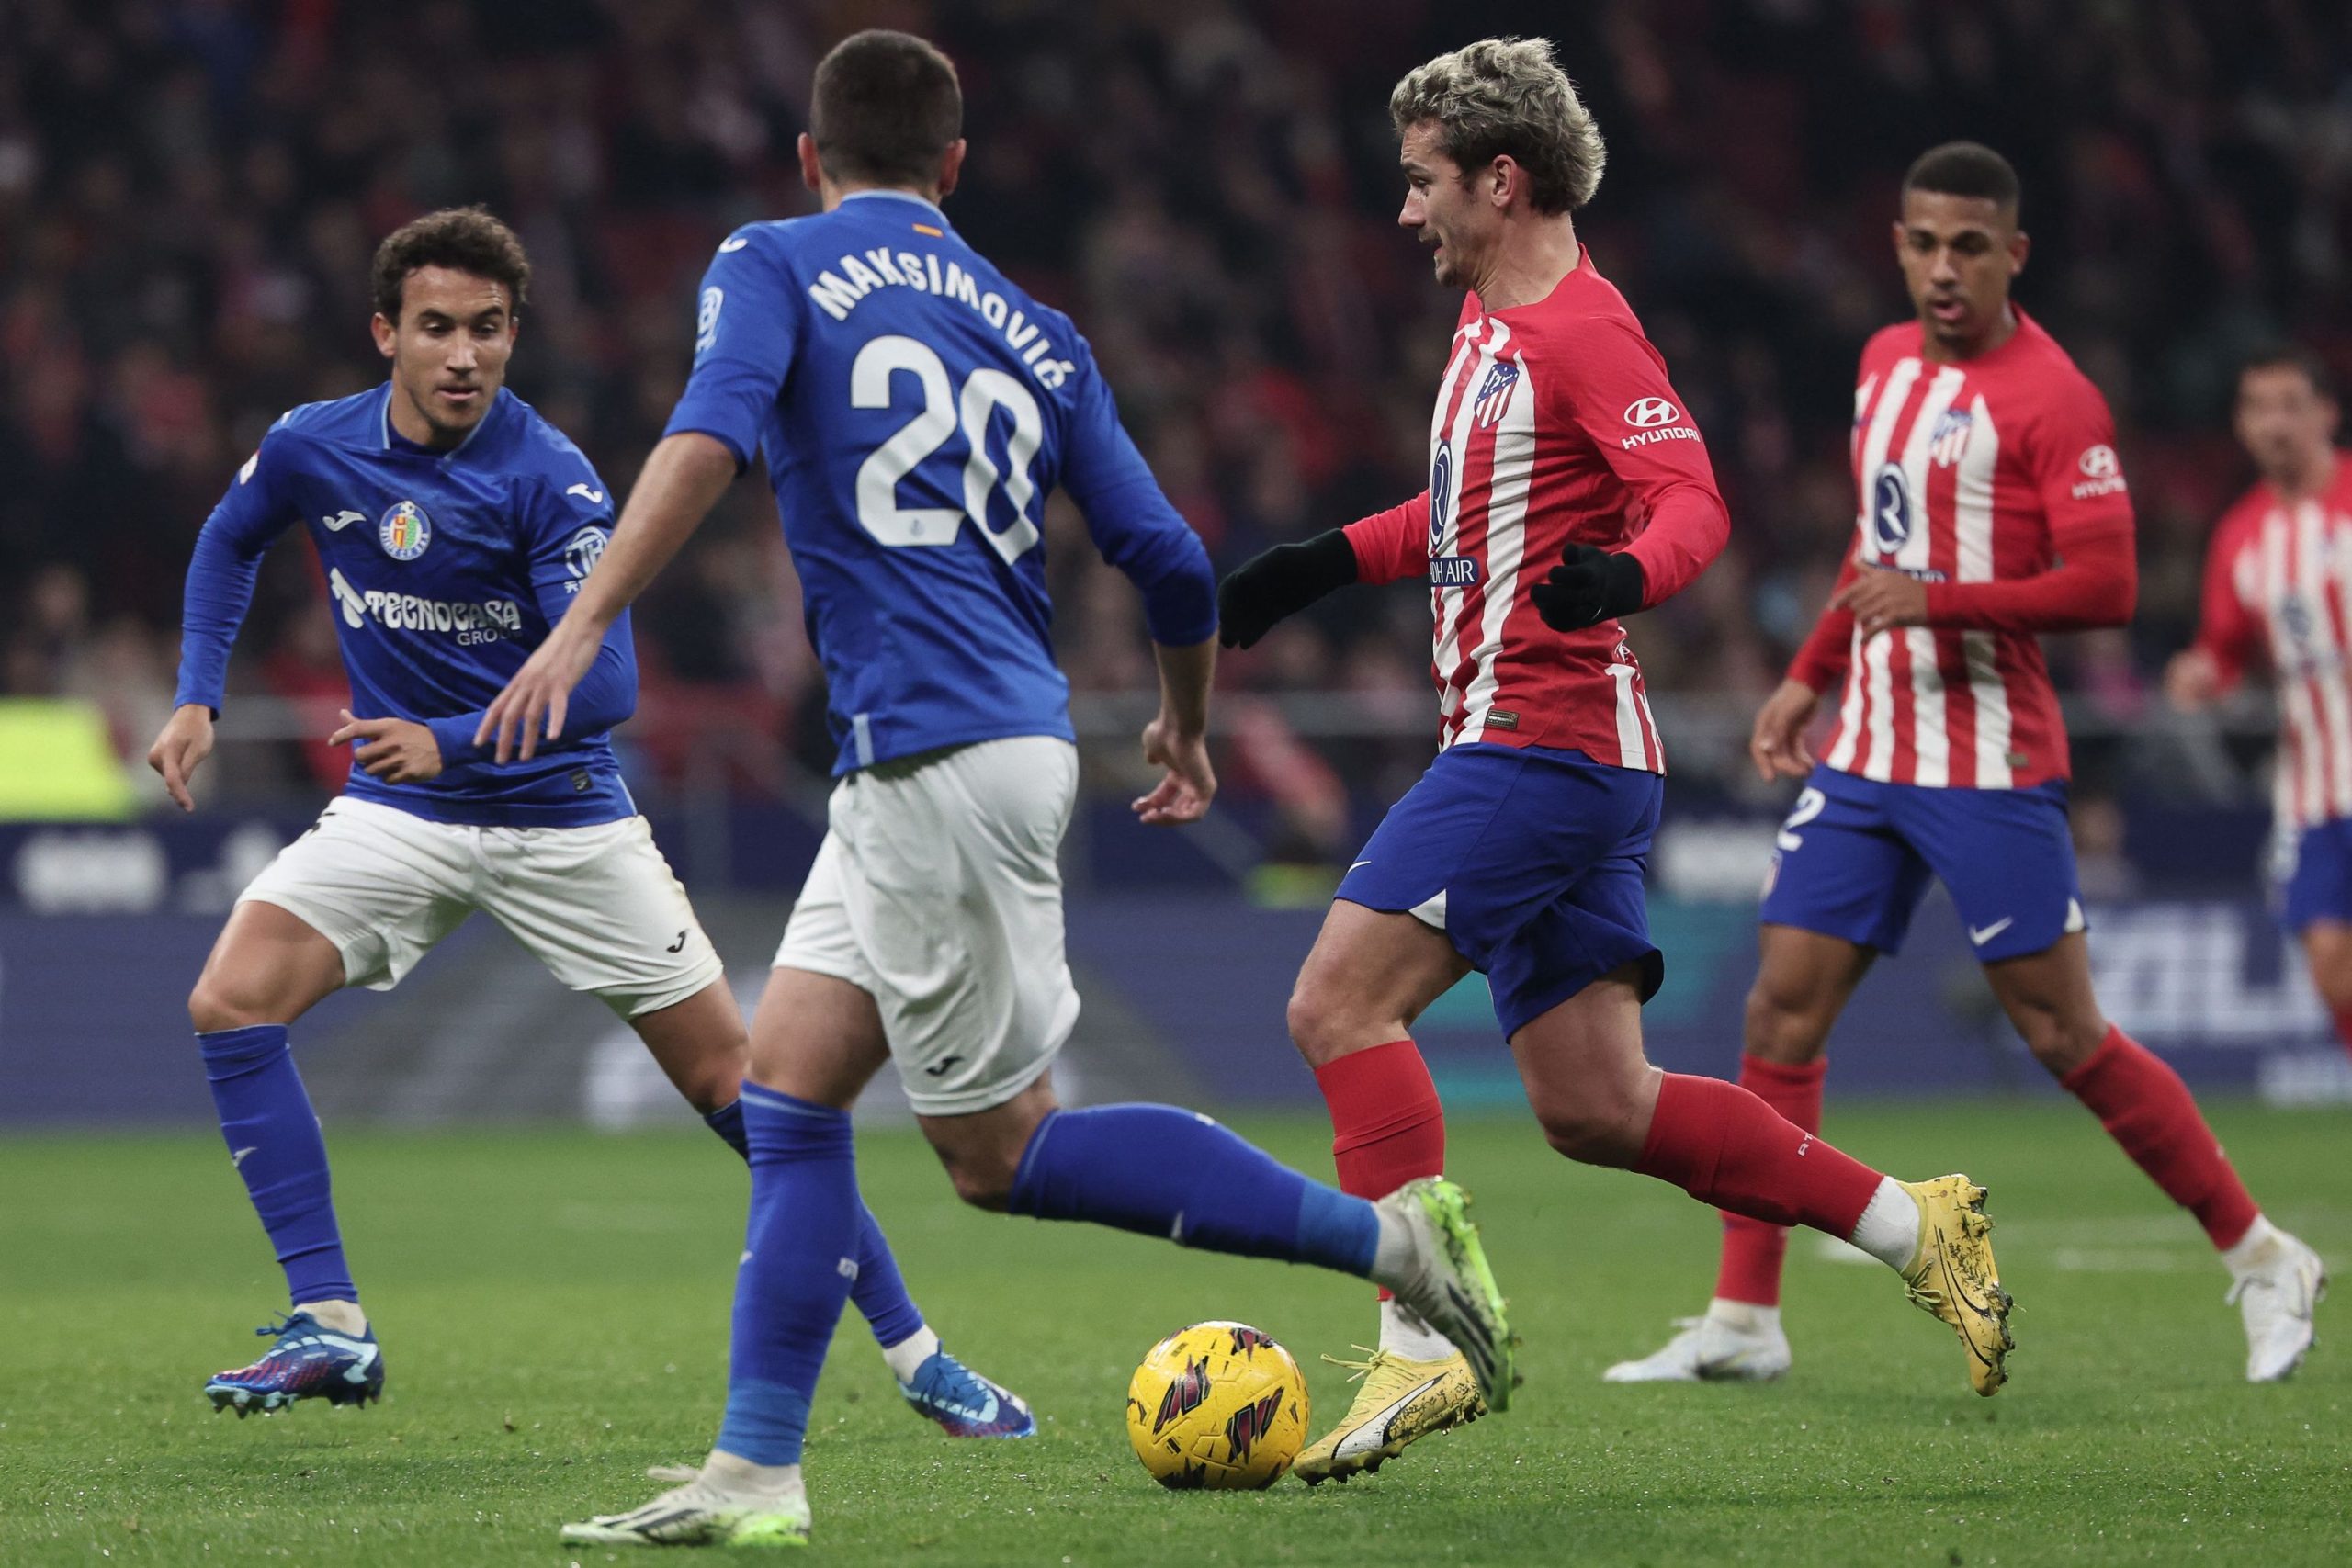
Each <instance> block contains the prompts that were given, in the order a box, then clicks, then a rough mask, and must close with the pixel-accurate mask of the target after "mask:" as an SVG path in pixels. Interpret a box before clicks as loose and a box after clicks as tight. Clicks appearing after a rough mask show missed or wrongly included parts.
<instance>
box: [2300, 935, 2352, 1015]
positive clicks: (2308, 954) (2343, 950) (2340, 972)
mask: <svg viewBox="0 0 2352 1568" xmlns="http://www.w3.org/2000/svg"><path fill="white" fill-rule="evenodd" d="M2301 939H2302V944H2303V963H2304V965H2305V967H2307V968H2308V969H2310V971H2311V976H2312V985H2313V986H2314V987H2317V988H2318V990H2319V994H2320V997H2321V998H2322V999H2323V1000H2324V1001H2325V1002H2326V1003H2327V1005H2328V1007H2329V1009H2330V1010H2333V1011H2335V1012H2343V1011H2345V1010H2346V1009H2352V923H2347V922H2346V921H2344V920H2338V919H2314V920H2312V921H2311V922H2310V923H2309V924H2307V925H2305V926H2304V927H2303V929H2302V931H2301Z"/></svg>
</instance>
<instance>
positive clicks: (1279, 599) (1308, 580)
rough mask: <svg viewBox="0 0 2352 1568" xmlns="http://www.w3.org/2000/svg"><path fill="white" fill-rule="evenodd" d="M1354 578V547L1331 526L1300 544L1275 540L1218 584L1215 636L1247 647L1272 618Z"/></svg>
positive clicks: (1230, 645) (1270, 626) (1291, 611)
mask: <svg viewBox="0 0 2352 1568" xmlns="http://www.w3.org/2000/svg"><path fill="white" fill-rule="evenodd" d="M1355 580H1356V551H1355V547H1354V546H1353V545H1351V544H1349V543H1348V536H1347V535H1345V534H1343V533H1341V532H1340V530H1339V529H1337V528H1334V529H1332V530H1331V531H1330V532H1329V533H1328V534H1317V535H1316V536H1315V537H1313V538H1311V539H1309V540H1307V541H1306V543H1305V544H1303V545H1276V546H1275V547H1273V548H1272V549H1271V550H1268V551H1266V552H1265V553H1264V554H1262V555H1258V556H1253V557H1251V558H1250V559H1249V560H1248V561H1246V562H1244V563H1243V564H1242V565H1241V567H1240V568H1239V569H1238V570H1236V571H1235V572H1234V573H1233V575H1232V576H1230V577H1228V578H1227V579H1226V580H1225V581H1223V582H1221V583H1219V584H1218V585H1217V591H1216V618H1217V629H1216V639H1217V641H1219V642H1221V643H1223V644H1225V646H1226V647H1227V648H1250V647H1252V646H1254V645H1255V644H1256V642H1257V640H1258V639H1259V638H1260V637H1264V636H1265V635H1266V633H1267V632H1269V631H1271V630H1272V629H1273V625H1274V623H1275V622H1276V621H1279V620H1281V619H1282V618H1283V616H1284V615H1296V614H1297V613H1298V612H1299V611H1301V610H1304V609H1306V607H1307V606H1308V605H1309V604H1314V603H1315V601H1317V599H1320V598H1322V597H1323V595H1325V594H1326V593H1329V592H1331V590H1333V589H1334V588H1345V587H1346V586H1347V585H1348V584H1349V583H1351V582H1353V581H1355Z"/></svg>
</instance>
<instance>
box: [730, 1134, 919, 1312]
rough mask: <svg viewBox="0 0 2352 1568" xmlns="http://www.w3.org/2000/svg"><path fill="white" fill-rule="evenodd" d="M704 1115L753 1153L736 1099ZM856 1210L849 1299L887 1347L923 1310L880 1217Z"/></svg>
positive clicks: (733, 1143) (742, 1151)
mask: <svg viewBox="0 0 2352 1568" xmlns="http://www.w3.org/2000/svg"><path fill="white" fill-rule="evenodd" d="M763 1092H764V1091H763ZM703 1120H704V1121H705V1122H707V1123H709V1125H710V1130H711V1131H712V1132H714V1133H716V1134H718V1135H719V1136H720V1137H721V1138H724V1139H725V1140H727V1145H728V1146H729V1148H731V1149H733V1150H734V1151H735V1152H736V1153H737V1154H739V1155H741V1156H743V1157H744V1158H745V1159H746V1160H749V1159H750V1158H751V1157H752V1145H751V1144H750V1143H749V1141H747V1139H746V1137H745V1134H744V1132H743V1102H742V1100H740V1099H738V1100H729V1102H728V1103H727V1104H725V1105H722V1106H720V1107H719V1108H718V1110H716V1111H712V1112H711V1113H710V1114H709V1115H707V1116H706V1117H704V1118H703ZM857 1212H858V1231H857V1284H856V1285H855V1286H854V1288H853V1289H852V1290H851V1291H850V1293H849V1299H850V1301H851V1303H853V1304H854V1306H856V1308H857V1311H858V1315H860V1316H861V1317H863V1318H865V1322H866V1326H868V1327H869V1328H871V1329H873V1330H874V1337H875V1340H876V1343H878V1344H879V1345H880V1346H881V1347H882V1348H884V1349H886V1350H887V1349H888V1348H890V1347H891V1346H893V1345H897V1344H899V1343H901V1342H903V1341H904V1340H906V1339H907V1338H908V1337H910V1335H912V1334H913V1333H914V1332H915V1331H916V1330H917V1329H919V1328H921V1327H922V1308H920V1307H918V1306H916V1305H915V1303H914V1298H913V1297H912V1296H910V1295H909V1294H908V1293H907V1282H906V1280H903V1279H902V1278H900V1277H899V1260H898V1259H897V1258H893V1257H892V1256H891V1255H890V1243H889V1241H888V1238H887V1237H885V1236H884V1235H883V1234H882V1222H881V1221H879V1220H877V1219H876V1218H875V1217H874V1211H873V1210H871V1209H869V1208H867V1207H866V1206H865V1202H864V1201H862V1200H861V1201H860V1202H859V1203H858V1211H857Z"/></svg>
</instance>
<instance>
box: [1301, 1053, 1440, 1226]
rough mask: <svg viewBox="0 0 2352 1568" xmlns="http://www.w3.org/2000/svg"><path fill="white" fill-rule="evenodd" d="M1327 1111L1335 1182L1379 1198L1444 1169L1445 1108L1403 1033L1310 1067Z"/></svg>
mask: <svg viewBox="0 0 2352 1568" xmlns="http://www.w3.org/2000/svg"><path fill="white" fill-rule="evenodd" d="M1315 1083H1316V1087H1317V1088H1318V1089H1321V1090H1322V1091H1323V1102H1324V1104H1325V1105H1327V1106H1329V1108H1330V1111H1331V1158H1332V1161H1333V1163H1335V1164H1336V1165H1338V1167H1339V1168H1340V1191H1342V1192H1345V1193H1348V1194H1350V1195H1351V1196H1353V1197H1357V1198H1385V1197H1386V1196H1388V1194H1390V1193H1391V1192H1394V1191H1396V1190H1397V1189H1398V1188H1399V1187H1402V1186H1404V1185H1405V1183H1407V1182H1408V1181H1411V1180H1413V1179H1416V1178H1418V1177H1423V1176H1438V1175H1442V1174H1443V1172H1444V1170H1445V1108H1444V1107H1443V1106H1442V1105H1441V1104H1439V1103H1438V1098H1437V1085H1435V1084H1433V1083H1431V1082H1430V1069H1429V1067H1428V1066H1427V1065H1426V1064H1425V1063H1423V1062H1422V1060H1421V1053H1420V1050H1419V1047H1417V1046H1415V1045H1414V1043H1412V1042H1411V1041H1410V1040H1392V1041H1390V1042H1389V1043H1387V1044H1385V1045H1375V1046H1374V1047H1373V1048H1372V1049H1371V1050H1369V1051H1355V1052H1351V1053H1350V1054H1349V1055H1345V1056H1340V1057H1338V1058H1336V1059H1335V1060H1332V1061H1329V1062H1326V1063H1325V1064H1324V1065H1323V1066H1319V1067H1317V1068H1316V1069H1315Z"/></svg>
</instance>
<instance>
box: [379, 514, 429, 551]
mask: <svg viewBox="0 0 2352 1568" xmlns="http://www.w3.org/2000/svg"><path fill="white" fill-rule="evenodd" d="M376 537H377V539H378V540H379V542H380V543H381V544H382V545H383V547H384V553H385V554H386V555H388V556H390V557H391V558H393V559H394V560H414V559H415V558H417V557H419V556H421V555H423V554H424V547H425V546H427V545H429V544H431V543H432V542H433V519H431V518H430V517H427V516H426V515H425V514H424V508H423V507H422V506H419V505H418V504H417V503H416V502H413V501H403V502H400V503H399V504H398V505H396V506H394V507H393V508H392V509H391V510H390V512H387V513H384V520H383V521H382V522H381V523H379V524H378V525H376Z"/></svg>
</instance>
